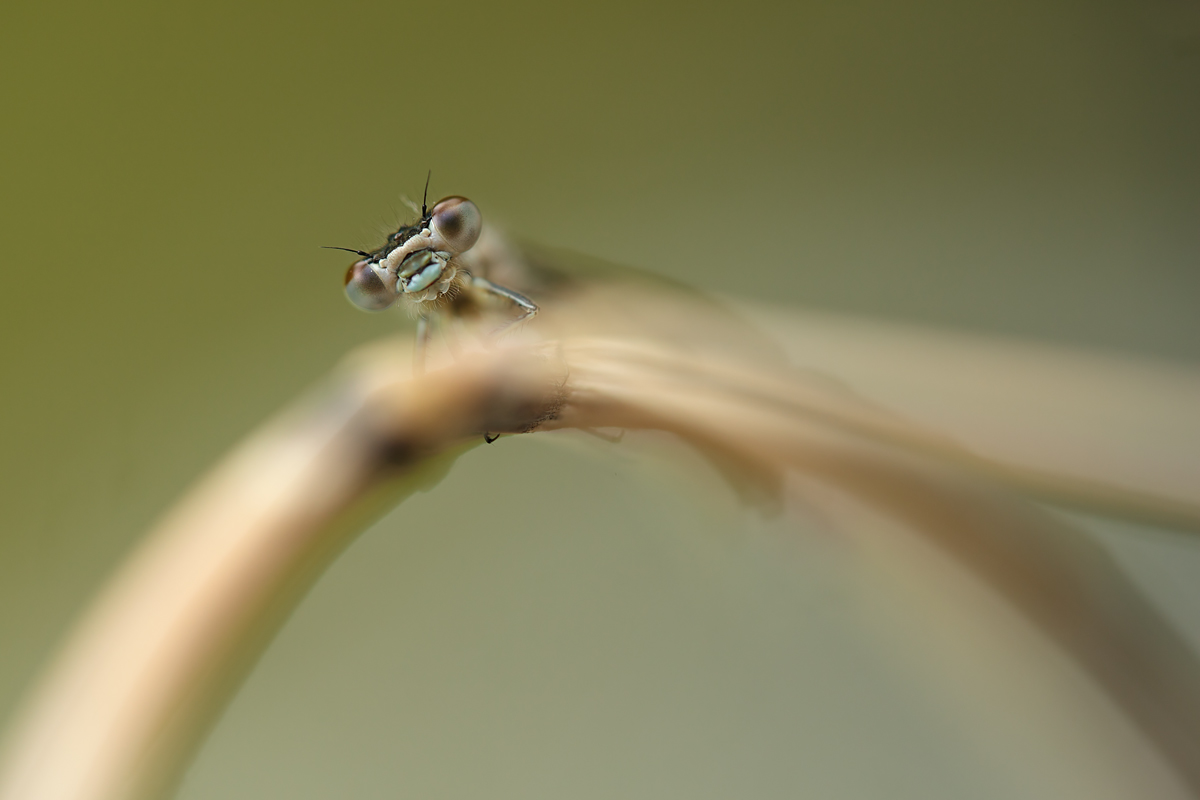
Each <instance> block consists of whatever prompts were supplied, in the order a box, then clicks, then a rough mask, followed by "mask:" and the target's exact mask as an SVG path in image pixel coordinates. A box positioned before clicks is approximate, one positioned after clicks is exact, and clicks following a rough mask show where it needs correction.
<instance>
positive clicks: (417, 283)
mask: <svg viewBox="0 0 1200 800" xmlns="http://www.w3.org/2000/svg"><path fill="white" fill-rule="evenodd" d="M440 277H442V264H441V262H439V261H436V260H435V261H434V262H433V263H432V264H430V265H429V266H427V267H425V268H424V269H422V270H421V271H420V272H418V273H416V274H415V275H413V276H412V277H411V278H409V279H408V283H406V284H404V291H405V292H408V293H411V292H419V291H422V290H423V289H428V288H429V287H430V286H432V285H433V283H434V282H435V281H436V280H437V279H438V278H440Z"/></svg>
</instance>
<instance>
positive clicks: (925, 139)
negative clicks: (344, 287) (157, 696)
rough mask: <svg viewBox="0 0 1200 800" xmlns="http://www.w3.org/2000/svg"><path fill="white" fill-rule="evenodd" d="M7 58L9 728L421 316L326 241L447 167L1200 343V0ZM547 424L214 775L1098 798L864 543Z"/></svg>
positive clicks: (498, 788)
mask: <svg viewBox="0 0 1200 800" xmlns="http://www.w3.org/2000/svg"><path fill="white" fill-rule="evenodd" d="M0 64H2V68H0V89H2V91H0V108H2V114H3V116H2V125H0V204H2V208H0V236H2V239H0V244H2V247H0V260H2V261H3V289H2V291H0V321H2V322H0V324H2V325H3V337H2V338H0V380H2V381H3V390H2V393H0V653H2V656H0V719H4V718H6V717H7V716H8V715H9V713H10V712H11V711H12V709H13V708H14V705H15V703H16V702H17V700H18V697H19V694H20V691H21V689H22V687H24V686H25V685H26V684H27V683H28V681H30V680H31V679H32V678H33V677H34V676H35V675H36V673H37V670H38V669H39V667H40V665H42V664H43V663H44V661H45V659H46V658H47V657H48V655H49V654H50V653H51V652H52V648H53V646H54V644H55V643H56V642H57V641H58V639H59V637H60V636H61V635H62V634H63V632H64V630H65V629H66V626H67V625H68V624H69V623H70V621H71V620H72V619H73V618H74V617H75V616H76V615H77V614H78V613H79V611H80V610H81V608H83V606H84V605H85V604H86V602H87V600H88V598H89V597H90V596H92V595H93V593H94V592H95V591H96V589H97V588H98V586H99V585H100V583H101V581H102V580H103V578H104V576H105V575H107V574H108V573H109V572H110V571H111V570H112V569H113V568H114V566H115V565H116V564H117V563H118V562H119V560H120V558H121V556H122V554H124V553H126V552H127V551H128V550H129V548H130V547H131V546H132V545H133V544H134V543H135V542H136V541H137V539H138V537H139V535H140V534H141V533H142V532H143V531H144V530H145V529H146V527H147V526H148V525H149V524H150V523H151V522H152V521H153V519H154V518H155V516H156V515H157V514H159V513H160V512H161V511H162V510H163V509H164V508H165V507H166V505H167V504H168V503H169V502H170V501H171V499H172V498H173V497H175V496H177V495H178V494H179V493H180V492H181V491H182V490H183V489H184V488H185V487H186V486H187V485H188V483H189V482H190V481H191V480H193V479H194V478H195V477H196V476H197V475H198V474H199V473H200V472H201V471H202V470H203V469H204V468H205V467H206V466H208V465H210V464H212V463H213V462H214V460H215V459H217V458H218V457H219V455H220V454H221V453H222V452H223V451H224V450H226V449H227V448H228V447H229V446H231V445H232V444H233V443H234V442H236V441H237V440H238V438H239V437H240V436H242V435H243V434H244V433H245V432H246V431H248V430H249V429H251V428H252V427H253V426H254V425H255V424H256V423H257V422H259V421H261V420H262V419H264V418H265V417H266V416H267V415H268V414H269V413H271V412H272V410H274V409H276V408H277V407H279V406H280V405H281V404H282V403H284V402H285V401H286V400H287V399H289V398H290V397H292V396H294V395H295V394H296V393H297V392H298V391H300V390H301V389H302V388H303V387H305V386H307V385H310V384H311V383H312V382H313V381H314V380H316V379H317V377H318V376H320V375H321V374H322V373H323V371H324V370H326V369H327V368H328V367H329V366H330V365H331V364H332V363H334V362H335V360H336V359H337V358H338V357H339V355H340V354H341V353H343V352H345V351H346V350H347V349H348V348H349V347H351V346H353V345H354V344H356V343H359V342H362V341H365V340H368V339H370V338H372V337H375V336H378V335H380V334H383V333H386V332H389V331H392V330H394V329H395V326H396V325H399V324H406V323H404V322H403V320H402V317H401V316H400V315H395V316H393V315H378V316H371V315H366V314H362V313H359V312H357V311H355V310H354V309H352V308H351V307H350V306H349V305H348V304H347V303H346V302H345V300H344V299H343V297H342V296H341V284H340V281H341V276H342V273H343V271H344V268H345V265H346V263H347V260H348V256H347V254H344V253H340V254H339V253H334V252H330V251H326V250H320V249H318V247H319V246H321V245H340V246H345V247H372V246H374V245H376V244H378V242H379V240H380V238H381V236H382V234H383V232H384V231H385V229H386V228H387V227H389V226H391V225H394V224H395V223H396V222H397V221H398V220H402V219H404V218H405V214H406V213H407V212H406V211H405V210H404V207H403V205H402V204H401V203H400V202H399V199H398V198H399V195H400V194H401V193H407V194H409V195H411V196H416V195H418V194H419V193H420V190H421V185H422V183H423V181H424V179H425V174H426V171H427V170H430V169H431V170H432V172H433V181H432V187H431V190H430V191H431V195H433V196H435V197H440V196H442V195H446V194H464V195H467V196H469V197H471V198H472V199H474V200H475V201H476V202H477V203H478V204H479V205H480V207H481V208H482V209H483V212H484V215H485V217H487V218H489V219H493V220H501V221H503V222H504V223H505V224H506V226H507V227H509V228H510V229H511V230H513V231H516V232H518V233H520V234H522V235H524V236H528V237H531V238H534V239H536V240H539V241H541V242H544V243H546V244H549V245H555V246H560V247H567V248H571V249H574V250H577V251H580V252H584V253H588V254H591V255H596V256H600V257H602V258H606V259H609V260H613V261H618V262H622V263H626V264H630V265H633V266H638V267H643V268H646V269H651V270H655V271H658V272H661V273H663V274H666V275H670V276H672V277H675V278H678V279H682V280H685V281H687V282H689V283H692V284H694V285H696V286H698V287H701V288H704V289H706V290H709V291H712V292H729V293H730V294H732V295H735V296H739V297H750V298H757V299H765V300H771V301H776V302H782V303H788V304H795V305H798V306H800V305H803V306H809V307H818V308H825V309H831V310H838V311H849V312H855V313H861V314H866V315H871V316H875V317H881V318H887V319H896V320H902V321H904V320H910V321H919V322H926V323H936V324H943V325H949V326H959V327H965V328H970V329H973V330H983V331H989V332H998V333H1004V334H1015V335H1019V336H1023V337H1033V338H1037V339H1044V340H1049V341H1062V342H1069V343H1078V344H1084V345H1088V346H1094V347H1101V348H1110V349H1115V350H1121V351H1130V352H1135V353H1139V354H1148V355H1153V356H1156V357H1165V358H1171V359H1178V360H1184V361H1188V362H1192V363H1194V362H1196V361H1198V360H1200V313H1198V305H1200V303H1198V301H1200V224H1198V223H1200V5H1197V4H1196V3H1195V2H1191V1H1190V0H1189V1H1185V0H1150V1H1149V2H1132V0H1131V1H1129V2H1121V3H1118V2H1094V3H1083V2H1067V1H1065V0H1049V1H1048V2H1024V0H1018V2H1010V3H983V2H965V3H964V2H951V1H950V0H918V1H917V2H906V3H886V2H881V0H860V1H858V2H853V1H852V2H838V3H834V2H829V3H822V4H806V3H760V2H740V3H728V4H720V5H707V6H706V5H700V4H686V3H675V4H651V5H642V4H634V3H629V4H624V3H603V4H578V5H566V4H557V3H544V4H536V3H526V2H507V3H494V4H486V3H470V2H466V3H464V2H456V3H431V4H417V3H404V2H392V3H382V2H375V3H367V2H345V3H339V4H334V3H324V4H318V3H297V4H290V5H289V4H278V5H268V4H256V3H250V4H245V3H230V2H209V3H145V4H137V3H130V2H115V3H106V4H84V3H74V2H68V3H37V4H35V3H31V2H18V3H7V4H5V5H4V8H3V9H2V10H0ZM548 438H550V439H552V438H554V437H524V438H510V439H505V440H503V441H502V442H500V443H498V444H497V445H495V446H493V447H491V448H480V449H477V450H475V451H472V452H470V453H468V454H467V455H466V456H464V457H463V458H462V459H461V461H460V462H459V464H458V465H457V466H456V467H455V469H454V471H453V472H452V473H451V474H450V476H449V477H448V478H447V479H446V480H445V481H444V482H443V483H442V484H441V485H440V486H439V487H437V488H436V489H435V490H434V491H432V492H430V493H429V494H426V495H421V496H418V497H417V498H415V499H414V500H413V501H412V502H411V503H409V504H406V505H405V506H404V507H403V508H402V509H400V510H398V511H396V512H395V513H393V514H392V515H390V516H389V517H388V518H386V519H385V520H384V521H382V522H381V523H380V524H378V525H377V526H375V527H374V528H373V529H372V530H370V531H369V532H367V533H366V534H365V535H364V536H363V537H362V538H361V539H360V540H359V541H358V542H357V543H355V544H354V545H353V546H352V547H351V548H350V550H349V551H348V552H347V553H346V554H345V555H344V556H343V557H342V558H341V559H340V560H339V561H338V563H337V564H336V565H335V566H334V567H333V569H332V570H331V571H330V573H329V574H328V575H327V576H326V577H325V578H324V579H323V580H322V581H321V582H320V583H319V584H318V586H317V587H316V588H315V590H314V591H313V592H312V593H311V595H310V596H309V597H308V598H307V599H306V601H305V602H304V604H303V605H302V606H301V608H300V609H299V610H298V611H297V613H296V614H295V616H294V617H293V618H292V619H291V620H290V621H289V623H288V624H287V626H286V627H285V628H284V630H283V631H282V633H281V634H280V636H279V638H278V639H277V640H276V642H275V643H274V644H273V645H272V647H271V649H270V650H269V651H268V652H267V654H266V655H265V656H264V658H263V660H262V662H261V663H260V664H259V666H258V668H257V670H256V671H255V673H254V674H253V675H252V676H251V678H250V680H249V682H248V683H247V685H246V686H245V687H244V688H243V690H242V691H241V692H240V694H239V695H238V696H237V698H236V699H235V700H234V702H233V704H232V705H231V706H230V708H229V710H228V712H227V713H226V714H225V715H224V717H223V718H222V720H221V721H220V723H219V724H218V726H217V727H216V729H215V731H214V734H213V736H212V737H211V739H210V740H209V742H208V743H207V744H206V746H205V749H204V750H203V751H202V753H201V754H200V757H199V759H198V761H197V763H196V765H195V766H194V768H193V769H192V770H191V771H190V772H189V774H188V776H187V778H186V780H185V783H184V787H183V791H182V794H181V796H182V797H183V798H187V799H188V800H199V798H216V797H220V798H242V797H244V798H261V797H289V798H307V797H312V798H324V797H331V796H352V797H361V798H374V797H379V798H383V797H388V798H390V797H397V796H400V797H448V798H457V797H479V796H487V797H496V798H499V797H522V798H528V797H556V798H557V797H565V796H570V797H614V796H622V797H655V798H663V797H688V798H695V797H714V798H715V797H742V796H745V797H796V796H820V797H855V798H867V797H880V798H883V797H887V798H906V797H912V798H918V797H921V798H923V797H930V796H941V797H967V796H970V797H997V798H1000V797H1056V798H1057V797H1065V796H1071V795H1072V793H1076V794H1086V793H1087V792H1088V791H1090V789H1089V787H1088V785H1087V783H1086V780H1085V779H1083V778H1080V775H1081V774H1086V773H1087V772H1088V770H1089V769H1091V768H1092V766H1093V765H1092V764H1091V762H1089V760H1088V758H1089V756H1088V752H1089V751H1088V750H1087V748H1086V747H1082V748H1075V747H1074V745H1062V744H1057V745H1056V744H1055V743H1054V742H1052V741H1049V737H1048V736H1047V737H1046V738H1045V739H1038V738H1037V737H1038V735H1039V731H1043V730H1044V728H1045V726H1044V725H1043V720H1039V719H1038V718H1037V717H1036V715H1035V716H1029V715H1026V714H1025V712H1024V710H1022V709H1021V708H1019V707H1018V708H1016V709H1015V710H1014V711H1013V719H1014V720H1015V721H1013V720H1009V721H1007V722H1006V723H1005V724H1008V725H1011V726H1013V727H1012V728H1011V730H1009V733H1008V734H1005V735H1000V734H997V733H996V732H995V730H994V729H995V728H996V727H997V726H998V725H999V724H1000V723H999V722H998V721H997V719H995V718H988V717H986V716H985V717H983V718H981V717H980V715H979V714H978V713H977V709H976V710H972V709H968V708H964V707H963V706H962V704H961V703H959V702H957V701H955V700H954V699H953V696H952V694H951V693H947V692H943V691H942V689H943V687H942V686H941V684H940V683H939V681H940V680H941V679H940V678H938V677H936V676H934V677H931V675H930V673H929V671H928V668H929V664H927V663H925V662H923V661H922V660H921V658H920V657H919V656H916V655H914V654H913V653H911V652H907V650H906V647H905V644H904V641H905V636H904V635H903V630H904V628H903V621H904V620H905V614H904V613H903V611H896V610H895V609H896V607H897V601H896V598H895V597H892V596H889V595H888V593H887V591H884V590H877V589H875V588H874V587H873V586H872V585H871V582H870V580H868V578H869V575H870V574H871V573H869V571H868V572H864V568H863V567H862V566H861V564H860V563H859V560H858V559H857V558H856V557H855V554H854V548H853V547H847V546H845V545H844V543H842V542H840V541H839V540H838V539H837V538H836V537H834V536H831V535H829V534H827V533H826V532H824V531H822V530H821V529H820V526H818V525H812V526H808V527H805V526H800V528H799V529H797V528H796V526H791V527H789V526H785V525H782V524H780V523H777V522H763V521H760V520H758V519H756V518H755V517H754V516H753V515H752V514H748V513H745V512H743V511H742V510H741V509H739V508H738V507H737V505H736V502H735V500H734V498H733V497H732V495H731V493H730V492H729V491H728V490H727V489H725V488H724V487H723V486H722V485H721V484H720V483H719V481H718V480H717V479H716V478H715V477H714V476H713V475H711V474H709V473H708V472H707V471H705V469H704V468H702V467H696V468H695V469H694V470H692V471H691V472H686V471H685V472H684V473H672V472H668V473H667V474H665V475H663V474H660V473H659V472H657V471H655V470H652V469H647V468H646V467H644V466H643V465H642V462H641V461H640V460H639V459H638V458H636V457H635V456H634V455H632V453H631V452H629V450H630V449H629V448H620V447H619V448H605V447H602V446H595V445H592V444H590V443H583V442H579V441H576V440H574V439H570V438H569V437H561V436H560V437H557V442H558V443H559V444H564V445H565V446H562V447H558V446H554V441H550V442H547V441H541V440H542V439H548ZM689 484H695V485H698V486H699V487H700V491H696V490H695V489H694V488H693V489H691V490H689V489H688V488H687V486H688V485H689ZM1095 526H1096V527H1097V529H1098V530H1099V529H1104V530H1108V531H1109V532H1110V533H1111V534H1112V535H1114V536H1116V537H1117V539H1116V540H1114V541H1117V540H1120V541H1126V540H1129V541H1136V545H1129V544H1125V545H1120V544H1118V546H1125V547H1126V548H1131V549H1129V552H1127V553H1126V556H1127V557H1128V558H1130V559H1131V560H1132V561H1136V562H1137V564H1138V569H1139V570H1140V572H1139V575H1140V576H1141V577H1142V579H1143V580H1144V581H1145V582H1146V583H1147V585H1148V586H1150V587H1153V586H1162V585H1165V584H1172V583H1173V585H1176V586H1179V585H1184V584H1190V583H1194V581H1195V579H1196V577H1197V576H1200V553H1198V552H1197V548H1196V547H1195V546H1194V545H1192V544H1191V543H1190V542H1189V541H1187V540H1181V539H1180V538H1178V537H1174V536H1171V535H1169V534H1167V533H1165V532H1151V531H1141V532H1140V534H1139V535H1138V536H1137V537H1126V539H1122V538H1121V537H1122V533H1121V531H1120V530H1118V527H1117V526H1113V525H1109V524H1107V523H1099V522H1097V523H1095ZM1126 533H1127V532H1126ZM1132 561H1131V563H1132ZM1179 596H1183V597H1185V598H1186V597H1187V595H1186V593H1181V594H1180V595H1179ZM1192 599H1193V600H1195V604H1194V605H1193V606H1188V605H1186V603H1185V604H1184V605H1182V606H1176V607H1174V608H1173V610H1172V613H1174V614H1176V615H1177V616H1180V617H1187V616H1189V615H1191V614H1194V613H1200V597H1194V596H1193V598H1192ZM899 607H900V608H903V606H902V605H901V606H899ZM897 624H899V626H900V627H899V628H897V627H896V626H897ZM910 624H911V625H912V626H913V627H914V629H915V628H919V627H920V626H921V625H922V624H923V623H922V621H921V619H920V618H919V617H914V618H913V619H911V620H910ZM887 631H892V632H893V633H892V634H891V635H888V634H887V633H886V632H887ZM897 631H899V632H897ZM1058 668H1059V669H1061V670H1062V671H1063V672H1064V674H1068V675H1069V674H1072V673H1070V670H1069V668H1066V667H1062V666H1061V665H1060V666H1059V667H1058ZM1075 680H1076V681H1081V680H1082V679H1080V678H1078V676H1076V678H1075ZM995 685H996V686H998V687H1001V689H1002V688H1003V687H1004V681H1003V679H999V680H997V681H996V683H995ZM1010 688H1011V687H1010ZM1017 705H1018V706H1019V705H1020V704H1019V703H1018V704H1017ZM1046 713H1047V714H1048V715H1049V714H1052V713H1053V712H1052V711H1047V712H1046ZM1006 730H1008V729H1006ZM981 731H982V732H981ZM995 737H999V739H996V738H995ZM1006 737H1007V738H1006ZM996 741H1000V742H1002V743H1003V746H997V745H996ZM1009 746H1011V747H1013V748H1015V749H1013V750H1006V749H1005V747H1009ZM1056 747H1059V748H1060V749H1055V748H1056ZM1081 753H1082V754H1081ZM1034 754H1040V755H1038V756H1037V758H1035V757H1034ZM1092 755H1094V753H1093V754H1092ZM1039 758H1040V759H1041V760H1038V759H1039ZM1030 759H1033V760H1032V761H1031V760H1030ZM1035 761H1036V763H1034V762H1035ZM1081 781H1082V782H1081Z"/></svg>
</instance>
